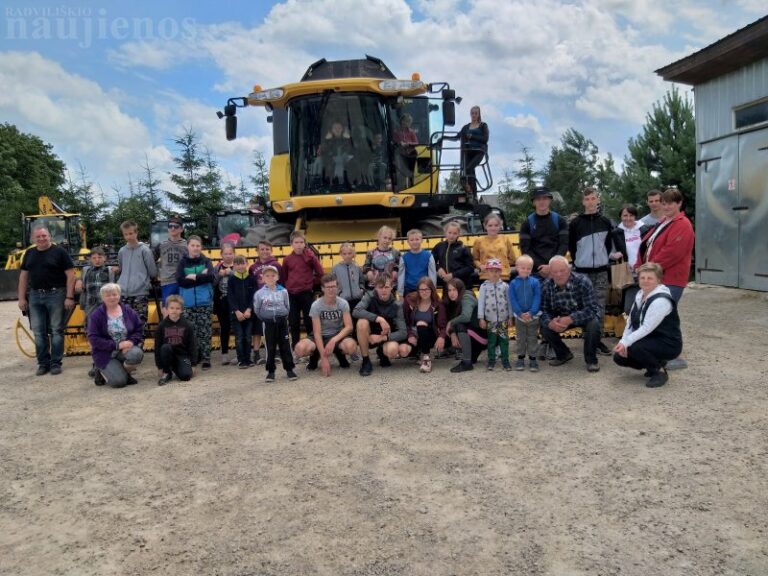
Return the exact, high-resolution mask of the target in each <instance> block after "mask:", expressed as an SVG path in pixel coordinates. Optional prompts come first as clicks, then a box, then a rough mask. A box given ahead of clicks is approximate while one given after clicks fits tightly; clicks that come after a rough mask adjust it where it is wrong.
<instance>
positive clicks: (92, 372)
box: [88, 366, 96, 378]
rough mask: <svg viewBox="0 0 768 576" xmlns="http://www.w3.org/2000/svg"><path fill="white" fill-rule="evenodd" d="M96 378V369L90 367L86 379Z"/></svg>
mask: <svg viewBox="0 0 768 576" xmlns="http://www.w3.org/2000/svg"><path fill="white" fill-rule="evenodd" d="M95 377H96V367H95V366H92V367H91V369H90V370H88V378H95Z"/></svg>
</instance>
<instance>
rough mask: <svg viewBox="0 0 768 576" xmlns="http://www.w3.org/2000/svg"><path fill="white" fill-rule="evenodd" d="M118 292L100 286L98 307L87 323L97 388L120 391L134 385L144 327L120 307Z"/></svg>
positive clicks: (113, 287) (112, 287)
mask: <svg viewBox="0 0 768 576" xmlns="http://www.w3.org/2000/svg"><path fill="white" fill-rule="evenodd" d="M120 292H121V290H120V286H119V285H118V284H105V285H104V286H102V287H101V290H100V295H101V301H102V304H101V305H100V306H99V307H98V308H96V309H95V310H94V311H93V312H92V313H91V316H90V320H89V321H88V340H89V341H90V343H91V354H92V356H93V363H94V365H95V366H96V368H97V371H96V377H95V378H94V381H95V383H96V385H97V386H103V385H104V384H108V385H109V386H111V387H112V388H122V387H123V386H125V385H127V384H136V379H135V378H133V377H132V376H131V372H133V371H134V370H136V368H138V366H139V364H141V361H142V360H143V359H144V350H142V349H141V344H142V342H143V340H144V338H143V328H144V323H143V322H142V320H141V319H140V318H139V316H138V314H136V312H134V311H133V309H132V308H131V307H130V306H127V305H126V304H121V303H120Z"/></svg>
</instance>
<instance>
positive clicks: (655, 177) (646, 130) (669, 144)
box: [621, 87, 696, 218]
mask: <svg viewBox="0 0 768 576" xmlns="http://www.w3.org/2000/svg"><path fill="white" fill-rule="evenodd" d="M627 148H628V154H627V156H625V158H624V173H623V175H622V178H621V188H622V195H623V197H624V199H625V200H626V201H628V202H634V203H635V204H639V205H643V204H645V196H646V194H647V192H648V190H652V189H654V188H657V189H660V190H663V189H664V188H667V187H670V186H677V187H678V188H679V189H680V191H681V192H682V193H683V195H684V196H685V198H686V203H685V211H686V213H687V214H688V216H689V217H690V218H692V217H693V215H694V211H695V206H696V138H695V126H694V118H693V103H692V102H691V101H690V99H688V97H687V96H684V95H682V94H681V93H680V92H679V91H678V89H677V88H676V87H673V88H672V90H670V91H669V92H667V93H666V94H665V95H664V98H663V99H662V100H661V101H659V102H655V103H654V105H653V108H652V110H651V111H650V112H649V113H648V114H646V116H645V125H644V126H643V129H642V132H641V133H640V134H639V135H638V136H637V137H636V138H631V139H630V140H629V143H628V144H627Z"/></svg>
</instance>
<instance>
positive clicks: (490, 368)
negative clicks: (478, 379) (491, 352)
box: [485, 360, 496, 372]
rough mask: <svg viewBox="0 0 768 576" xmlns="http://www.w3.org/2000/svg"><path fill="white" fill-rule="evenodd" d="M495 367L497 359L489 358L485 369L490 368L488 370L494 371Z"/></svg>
mask: <svg viewBox="0 0 768 576" xmlns="http://www.w3.org/2000/svg"><path fill="white" fill-rule="evenodd" d="M494 368H496V360H488V363H487V364H486V365H485V369H486V370H488V372H493V369H494Z"/></svg>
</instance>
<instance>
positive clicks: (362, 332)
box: [352, 274, 408, 376]
mask: <svg viewBox="0 0 768 576" xmlns="http://www.w3.org/2000/svg"><path fill="white" fill-rule="evenodd" d="M352 316H354V317H355V318H357V340H358V342H359V343H360V354H361V355H362V357H363V362H362V365H361V366H360V375H361V376H370V375H371V373H372V372H373V365H372V364H371V359H370V358H369V357H368V350H369V348H371V347H378V351H377V353H378V356H379V366H381V367H382V368H385V367H387V366H391V364H392V363H391V362H390V359H391V358H395V357H396V356H397V354H398V348H399V346H398V345H399V344H400V343H402V342H405V339H406V337H407V335H408V331H407V329H406V326H405V318H404V317H403V307H402V305H401V304H400V302H398V301H397V299H396V298H395V297H394V295H393V294H392V280H391V279H390V278H389V277H388V276H385V275H383V274H382V275H380V276H379V277H378V278H376V281H375V282H374V285H373V292H371V293H369V294H365V295H364V296H363V299H362V300H360V302H359V303H358V305H357V306H355V309H354V310H353V311H352Z"/></svg>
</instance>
